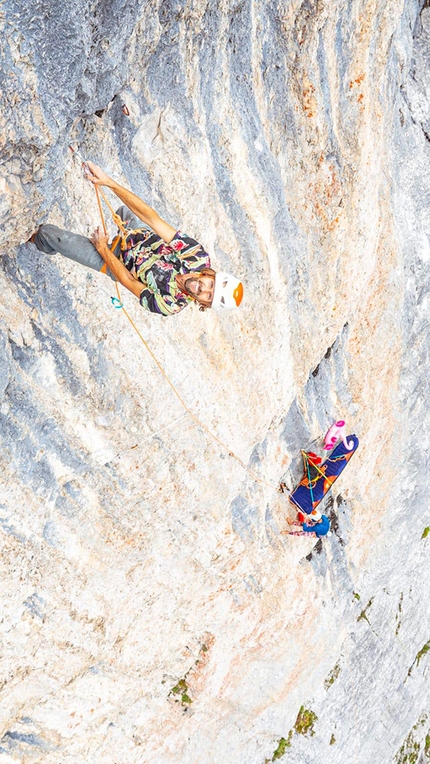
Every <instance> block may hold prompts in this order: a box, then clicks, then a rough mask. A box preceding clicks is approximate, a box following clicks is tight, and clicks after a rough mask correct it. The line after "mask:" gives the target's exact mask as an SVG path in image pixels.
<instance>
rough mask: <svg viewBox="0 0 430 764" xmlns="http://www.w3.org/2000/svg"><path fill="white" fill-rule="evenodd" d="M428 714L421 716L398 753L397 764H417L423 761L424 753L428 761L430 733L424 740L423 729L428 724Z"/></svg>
mask: <svg viewBox="0 0 430 764" xmlns="http://www.w3.org/2000/svg"><path fill="white" fill-rule="evenodd" d="M427 718H428V717H427V714H424V715H423V716H421V717H420V718H419V719H418V721H417V723H416V724H415V725H414V726H413V728H412V729H411V731H410V733H409V735H408V736H407V738H406V740H405V741H404V743H403V745H402V746H401V748H400V749H399V751H398V752H397V755H396V758H395V760H394V761H395V764H417V763H418V761H423V759H422V757H421V754H422V753H423V752H424V756H425V757H426V758H425V760H426V761H428V754H429V753H430V733H429V732H428V733H427V734H426V736H425V738H423V727H424V726H425V725H426V722H427Z"/></svg>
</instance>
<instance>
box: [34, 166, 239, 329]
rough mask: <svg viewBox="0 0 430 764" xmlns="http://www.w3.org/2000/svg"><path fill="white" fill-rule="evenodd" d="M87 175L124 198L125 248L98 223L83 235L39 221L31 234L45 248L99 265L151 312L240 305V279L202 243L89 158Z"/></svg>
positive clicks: (98, 268) (121, 213)
mask: <svg viewBox="0 0 430 764" xmlns="http://www.w3.org/2000/svg"><path fill="white" fill-rule="evenodd" d="M85 168H86V177H87V178H88V180H90V181H91V182H92V183H94V185H98V186H107V187H108V188H110V189H111V190H112V191H113V192H114V193H115V194H116V196H117V197H118V198H119V199H120V200H121V201H122V202H123V206H121V207H120V208H119V210H117V214H118V215H119V216H120V218H121V220H122V221H123V222H124V224H125V227H126V229H127V236H126V240H125V248H124V249H121V243H120V242H118V244H117V245H116V246H115V247H114V248H113V251H111V250H110V249H109V246H108V236H105V234H104V233H103V231H102V230H101V229H100V228H97V229H96V230H95V231H94V233H93V234H92V236H91V237H90V238H89V239H88V238H87V237H85V236H80V235H79V234H74V233H70V232H69V231H63V230H62V229H61V228H58V227H57V226H54V225H49V224H46V225H42V226H40V228H39V229H38V230H37V231H36V232H35V233H34V234H33V236H32V237H31V238H30V241H31V242H33V244H35V245H36V247H37V249H39V250H40V251H41V252H45V253H46V254H55V253H56V252H59V253H60V254H62V255H64V256H65V257H68V258H70V259H71V260H75V262H78V263H81V264H82V265H85V266H87V267H88V268H92V269H93V270H96V271H102V272H103V273H106V274H107V275H108V276H110V277H111V278H112V279H114V280H116V281H118V282H119V283H120V284H122V285H123V286H124V287H126V288H127V289H128V290H129V291H130V292H132V293H133V294H135V295H136V297H138V298H139V301H140V304H141V305H142V307H143V308H146V310H149V311H151V312H152V313H158V314H159V315H162V316H170V315H172V314H173V313H178V312H179V311H180V310H182V309H183V308H185V307H186V306H187V305H188V304H189V303H190V302H192V301H193V300H195V301H196V302H197V303H199V306H200V310H204V309H205V308H214V309H216V310H221V311H222V310H229V309H230V308H236V307H238V306H239V305H240V303H241V300H242V296H243V286H242V284H241V282H240V281H239V280H238V279H237V278H235V277H234V276H232V275H231V274H230V273H224V272H217V273H216V272H215V271H214V270H212V268H211V267H210V266H211V263H210V259H209V255H208V253H207V252H205V250H204V249H203V247H202V246H201V245H200V244H199V243H198V242H197V241H195V239H192V238H190V237H189V236H187V235H186V234H184V233H181V231H177V230H176V229H175V228H173V227H172V226H171V225H169V224H168V223H166V221H165V220H163V219H162V218H161V217H160V216H159V215H158V214H157V213H156V212H155V210H154V209H152V207H150V206H149V205H148V204H146V203H145V202H144V201H142V199H140V198H139V197H138V196H136V194H134V193H133V192H132V191H128V190H127V189H126V188H124V187H123V186H120V185H119V184H118V183H116V182H115V181H114V180H113V179H112V178H110V177H109V176H108V175H107V174H106V173H105V172H103V170H101V169H100V167H98V166H97V165H95V164H94V163H93V162H86V163H85Z"/></svg>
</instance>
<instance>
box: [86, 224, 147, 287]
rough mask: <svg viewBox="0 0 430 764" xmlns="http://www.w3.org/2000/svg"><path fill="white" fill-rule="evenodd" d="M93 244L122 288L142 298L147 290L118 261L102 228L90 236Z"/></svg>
mask: <svg viewBox="0 0 430 764" xmlns="http://www.w3.org/2000/svg"><path fill="white" fill-rule="evenodd" d="M90 241H91V243H92V244H93V245H94V246H95V248H96V250H97V252H98V253H99V255H101V257H102V258H103V260H104V261H105V263H106V265H107V267H108V268H109V270H110V272H111V273H113V275H114V276H115V278H116V280H117V281H119V283H120V284H122V286H124V287H125V288H126V289H128V290H129V291H130V292H132V293H133V294H135V295H136V297H140V295H141V293H142V292H143V290H144V289H145V286H144V284H142V282H141V281H139V279H137V278H135V277H134V276H133V275H132V274H131V273H130V272H129V271H128V270H127V268H126V267H125V265H123V264H122V263H121V262H120V260H118V259H117V258H116V257H115V255H114V254H112V252H111V251H110V249H109V247H108V237H107V236H105V234H104V233H103V231H102V230H101V228H96V230H95V231H94V233H93V234H91V236H90Z"/></svg>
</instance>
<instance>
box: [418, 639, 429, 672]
mask: <svg viewBox="0 0 430 764" xmlns="http://www.w3.org/2000/svg"><path fill="white" fill-rule="evenodd" d="M429 650H430V639H429V641H428V642H426V644H425V645H424V647H422V648H421V650H420V651H419V653H417V655H416V658H415V661H416V664H417V666H418V664H419V662H420V660H421V658H423V657H424V656H425V655H427V653H428V651H429Z"/></svg>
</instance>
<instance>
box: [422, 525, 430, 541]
mask: <svg viewBox="0 0 430 764" xmlns="http://www.w3.org/2000/svg"><path fill="white" fill-rule="evenodd" d="M429 533H430V525H428V526H427V528H424V530H423V533H422V536H421V538H422V539H426V538H427V536H428V535H429Z"/></svg>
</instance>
